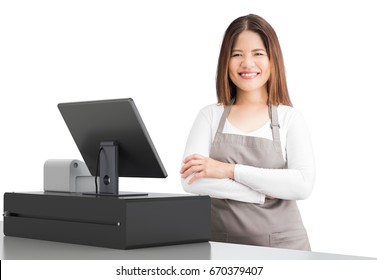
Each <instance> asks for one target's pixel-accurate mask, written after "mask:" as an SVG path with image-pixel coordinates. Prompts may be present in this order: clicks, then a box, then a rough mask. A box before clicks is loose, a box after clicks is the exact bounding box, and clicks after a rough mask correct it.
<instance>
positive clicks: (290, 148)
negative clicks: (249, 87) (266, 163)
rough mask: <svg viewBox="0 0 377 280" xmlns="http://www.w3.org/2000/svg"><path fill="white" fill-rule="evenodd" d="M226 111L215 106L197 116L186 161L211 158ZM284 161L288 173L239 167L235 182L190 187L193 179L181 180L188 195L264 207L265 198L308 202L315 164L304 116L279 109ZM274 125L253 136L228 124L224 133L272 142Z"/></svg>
mask: <svg viewBox="0 0 377 280" xmlns="http://www.w3.org/2000/svg"><path fill="white" fill-rule="evenodd" d="M223 112H224V107H223V106H222V105H218V104H212V105H209V106H206V107H204V108H203V109H202V110H200V112H199V114H198V115H197V117H196V119H195V122H194V124H193V126H192V128H191V131H190V134H189V137H188V139H187V144H186V149H185V152H184V158H185V157H187V156H189V155H191V154H201V155H203V156H206V157H209V152H210V149H211V144H212V141H213V139H214V137H215V134H216V131H217V128H218V126H219V122H220V118H221V115H222V113H223ZM277 112H278V118H279V124H280V130H279V131H280V138H281V145H282V151H283V157H284V159H285V160H286V161H287V169H266V168H257V167H254V166H248V165H242V164H236V165H235V168H234V178H235V179H234V180H233V179H215V178H203V179H200V180H197V181H195V182H194V183H192V184H191V185H189V184H188V181H189V180H190V178H191V177H192V175H190V176H188V177H187V178H185V179H182V186H183V188H184V190H185V191H186V192H189V193H195V194H200V195H209V196H211V197H214V198H220V199H233V200H238V201H243V202H249V203H259V204H263V203H264V201H265V195H268V196H271V197H275V198H280V199H287V200H300V199H306V198H307V197H308V196H309V195H310V193H311V192H312V189H313V185H314V178H315V164H314V156H313V149H312V143H311V138H310V134H309V130H308V128H307V125H306V122H305V120H304V118H303V116H302V115H301V114H300V113H299V112H298V111H297V110H296V109H294V108H292V107H289V106H284V105H279V106H278V108H277ZM270 124H271V121H268V122H267V123H266V124H265V125H264V126H262V127H260V128H259V129H257V130H255V131H252V132H250V133H245V132H243V131H241V130H239V129H237V128H236V127H235V126H233V125H232V124H231V123H230V122H229V121H228V120H226V122H225V126H224V130H223V133H230V134H240V135H246V136H254V137H261V138H266V139H270V140H272V131H271V128H270Z"/></svg>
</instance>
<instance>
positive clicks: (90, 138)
mask: <svg viewBox="0 0 377 280" xmlns="http://www.w3.org/2000/svg"><path fill="white" fill-rule="evenodd" d="M58 108H59V110H60V112H61V114H62V116H63V118H64V121H65V123H66V124H67V126H68V129H69V131H70V132H71V134H72V137H73V139H74V140H75V142H76V145H77V147H78V148H79V150H80V152H81V155H82V157H83V159H84V161H85V163H86V165H87V166H88V168H89V171H90V172H91V174H92V175H93V176H94V175H96V167H97V155H98V151H99V148H100V143H101V142H103V141H116V143H117V144H118V153H119V155H118V174H119V176H120V177H152V178H165V177H166V176H167V173H166V171H165V168H164V166H163V164H162V162H161V160H160V158H159V156H158V154H157V151H156V149H155V147H154V145H153V143H152V140H151V138H150V136H149V134H148V131H147V129H146V128H145V125H144V123H143V121H142V119H141V116H140V114H139V112H138V110H137V108H136V105H135V103H134V101H133V100H132V99H131V98H127V99H114V100H100V101H88V102H73V103H60V104H58Z"/></svg>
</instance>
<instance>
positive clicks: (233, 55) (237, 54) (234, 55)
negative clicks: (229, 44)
mask: <svg viewBox="0 0 377 280" xmlns="http://www.w3.org/2000/svg"><path fill="white" fill-rule="evenodd" d="M237 56H242V54H240V53H234V54H232V57H237Z"/></svg>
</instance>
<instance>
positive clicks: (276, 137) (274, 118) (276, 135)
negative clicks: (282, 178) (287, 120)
mask: <svg viewBox="0 0 377 280" xmlns="http://www.w3.org/2000/svg"><path fill="white" fill-rule="evenodd" d="M269 109H270V118H271V129H272V139H273V141H274V147H275V151H276V152H280V153H282V150H281V142H280V132H279V129H280V124H279V118H278V111H277V106H275V105H272V104H270V105H269Z"/></svg>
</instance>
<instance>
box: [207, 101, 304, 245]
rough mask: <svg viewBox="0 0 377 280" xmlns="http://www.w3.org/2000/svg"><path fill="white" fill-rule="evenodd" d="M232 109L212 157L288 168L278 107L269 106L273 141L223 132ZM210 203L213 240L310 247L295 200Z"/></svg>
mask: <svg viewBox="0 0 377 280" xmlns="http://www.w3.org/2000/svg"><path fill="white" fill-rule="evenodd" d="M230 109H231V105H229V106H227V107H226V108H225V110H224V113H223V115H222V117H221V120H220V124H219V127H218V129H217V133H216V135H215V139H214V141H213V143H212V147H211V150H210V157H211V158H213V159H216V160H219V161H222V162H229V163H239V164H244V165H251V166H254V167H261V168H274V169H285V168H287V165H286V162H285V161H284V158H283V153H282V149H281V143H280V134H279V128H280V127H279V123H278V116H277V107H276V106H273V105H272V106H270V118H271V129H272V136H273V141H271V140H269V139H265V138H258V137H252V136H243V135H236V134H226V133H223V129H224V125H225V121H226V118H227V117H228V115H229V112H230ZM276 187H277V188H278V187H279V186H276ZM211 202H212V207H211V230H212V237H211V239H212V240H213V241H218V242H229V243H239V244H248V245H257V246H268V247H278V248H288V249H297V250H310V244H309V240H308V237H307V234H306V230H305V227H304V225H303V223H302V220H301V215H300V212H299V209H298V207H297V203H296V201H295V200H282V199H270V200H269V199H266V201H265V203H264V204H254V203H245V202H240V201H235V200H230V199H215V198H212V199H211Z"/></svg>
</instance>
